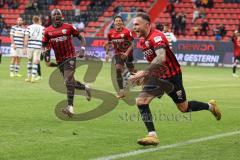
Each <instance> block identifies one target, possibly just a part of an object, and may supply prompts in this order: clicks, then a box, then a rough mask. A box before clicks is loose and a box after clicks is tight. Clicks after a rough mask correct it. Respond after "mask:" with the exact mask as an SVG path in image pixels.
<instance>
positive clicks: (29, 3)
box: [25, 0, 33, 10]
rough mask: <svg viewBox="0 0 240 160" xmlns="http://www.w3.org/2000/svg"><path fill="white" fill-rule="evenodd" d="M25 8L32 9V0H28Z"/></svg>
mask: <svg viewBox="0 0 240 160" xmlns="http://www.w3.org/2000/svg"><path fill="white" fill-rule="evenodd" d="M25 8H26V9H27V10H32V9H33V0H29V1H28V3H27V4H26V6H25Z"/></svg>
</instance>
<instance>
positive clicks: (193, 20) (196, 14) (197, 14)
mask: <svg viewBox="0 0 240 160" xmlns="http://www.w3.org/2000/svg"><path fill="white" fill-rule="evenodd" d="M198 18H199V11H198V8H195V10H194V12H193V19H192V23H194V22H195V20H196V19H198Z"/></svg>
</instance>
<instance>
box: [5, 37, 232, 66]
mask: <svg viewBox="0 0 240 160" xmlns="http://www.w3.org/2000/svg"><path fill="white" fill-rule="evenodd" d="M86 40H87V46H86V55H88V57H96V58H100V59H101V60H103V61H104V60H105V51H104V48H103V45H104V44H105V43H106V41H107V39H106V38H86ZM73 43H74V45H75V46H76V50H78V49H80V47H79V41H78V40H77V38H74V39H73ZM173 52H174V53H175V55H176V58H177V59H178V61H179V62H180V63H181V64H183V65H200V66H230V65H231V64H232V61H233V46H232V43H231V42H230V41H229V42H221V41H216V42H213V41H177V42H176V43H173ZM1 53H2V54H3V56H10V44H9V43H3V44H2V46H1ZM51 54H52V56H53V55H54V53H51ZM134 59H135V60H136V61H139V62H146V61H145V59H144V56H143V54H142V53H141V48H140V46H139V43H138V41H137V40H136V42H135V47H134Z"/></svg>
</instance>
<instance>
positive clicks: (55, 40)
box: [51, 36, 67, 42]
mask: <svg viewBox="0 0 240 160" xmlns="http://www.w3.org/2000/svg"><path fill="white" fill-rule="evenodd" d="M65 40H67V36H61V37H56V38H52V39H51V41H54V42H62V41H65Z"/></svg>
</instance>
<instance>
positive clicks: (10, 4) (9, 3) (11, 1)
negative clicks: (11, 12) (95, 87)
mask: <svg viewBox="0 0 240 160" xmlns="http://www.w3.org/2000/svg"><path fill="white" fill-rule="evenodd" d="M6 3H7V5H8V9H11V8H12V5H13V0H6Z"/></svg>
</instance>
